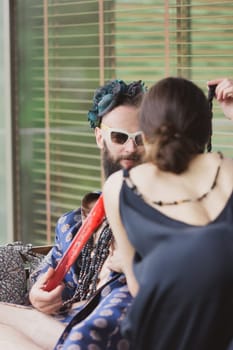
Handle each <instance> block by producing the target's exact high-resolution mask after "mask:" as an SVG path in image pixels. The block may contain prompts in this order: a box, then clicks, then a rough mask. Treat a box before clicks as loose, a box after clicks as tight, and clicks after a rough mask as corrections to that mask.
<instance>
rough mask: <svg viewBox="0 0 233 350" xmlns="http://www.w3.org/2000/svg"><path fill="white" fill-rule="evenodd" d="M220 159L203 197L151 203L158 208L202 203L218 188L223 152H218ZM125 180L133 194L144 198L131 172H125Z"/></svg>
mask: <svg viewBox="0 0 233 350" xmlns="http://www.w3.org/2000/svg"><path fill="white" fill-rule="evenodd" d="M218 154H219V157H220V160H221V161H220V164H219V165H218V167H217V170H216V174H215V177H214V180H213V182H212V184H211V186H210V189H209V190H208V191H206V192H205V193H203V194H202V195H201V196H198V197H196V198H185V199H180V200H175V201H172V202H163V201H151V202H152V203H153V204H155V205H158V206H160V207H161V206H164V205H178V204H182V203H190V202H200V201H201V200H202V199H204V198H206V197H207V196H208V194H209V193H210V192H211V191H212V190H213V189H214V188H215V187H216V184H217V180H218V176H219V172H220V168H221V163H222V160H223V154H222V153H221V152H218ZM123 176H124V179H126V178H127V179H128V181H129V182H130V184H131V187H130V188H131V189H132V191H133V192H135V193H136V194H137V195H138V196H139V197H141V198H143V195H142V194H141V193H140V192H139V191H138V189H137V186H136V185H135V184H134V183H133V182H132V180H131V178H130V177H129V172H128V171H127V170H124V175H123Z"/></svg>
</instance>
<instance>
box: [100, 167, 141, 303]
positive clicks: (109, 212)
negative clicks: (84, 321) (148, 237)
mask: <svg viewBox="0 0 233 350" xmlns="http://www.w3.org/2000/svg"><path fill="white" fill-rule="evenodd" d="M121 183H122V171H119V172H117V173H114V174H113V175H111V176H110V177H109V178H108V180H107V181H106V183H105V185H104V188H103V195H104V206H105V211H106V216H107V219H108V221H109V224H110V226H111V229H112V232H113V236H114V238H115V241H116V245H117V249H118V253H119V256H120V258H121V260H122V264H121V266H122V270H123V272H124V274H125V276H126V280H127V284H128V288H129V291H130V293H131V294H132V296H135V295H136V294H137V291H138V283H137V281H136V278H135V276H134V273H133V257H134V248H133V246H132V245H131V243H130V242H129V240H128V237H127V233H126V231H125V228H124V226H123V224H122V221H121V218H120V212H119V194H120V188H121Z"/></svg>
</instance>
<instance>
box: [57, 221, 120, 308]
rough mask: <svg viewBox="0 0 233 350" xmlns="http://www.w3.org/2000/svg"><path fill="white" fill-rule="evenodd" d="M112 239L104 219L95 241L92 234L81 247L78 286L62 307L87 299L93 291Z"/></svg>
mask: <svg viewBox="0 0 233 350" xmlns="http://www.w3.org/2000/svg"><path fill="white" fill-rule="evenodd" d="M112 239H113V238H112V231H111V229H110V227H109V224H108V223H107V221H105V222H104V227H103V228H102V230H101V233H100V236H99V238H98V240H97V242H95V240H94V236H93V235H92V236H91V238H90V239H89V240H88V242H87V243H86V245H85V246H84V248H83V249H82V252H81V254H82V260H81V268H80V273H79V277H78V286H77V288H76V290H75V292H74V295H73V296H72V298H71V299H69V300H66V301H65V302H64V303H63V307H65V308H67V307H70V306H71V305H72V304H73V303H75V302H76V301H82V300H88V299H90V298H91V297H92V295H93V294H94V293H95V291H96V288H97V283H98V282H99V278H98V277H99V272H100V270H101V268H102V266H103V264H104V262H105V260H106V259H107V257H108V255H109V248H110V245H111V242H112ZM62 309H63V308H62Z"/></svg>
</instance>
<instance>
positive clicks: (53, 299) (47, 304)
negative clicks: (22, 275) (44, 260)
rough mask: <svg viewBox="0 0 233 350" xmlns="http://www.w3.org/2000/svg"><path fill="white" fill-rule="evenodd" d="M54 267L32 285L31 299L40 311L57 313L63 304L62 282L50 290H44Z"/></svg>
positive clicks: (49, 313)
mask: <svg viewBox="0 0 233 350" xmlns="http://www.w3.org/2000/svg"><path fill="white" fill-rule="evenodd" d="M53 273H54V269H52V268H49V270H48V271H47V272H46V273H45V274H44V275H42V276H41V277H40V278H39V279H38V280H37V281H36V283H35V284H34V285H33V286H32V288H31V290H30V293H29V299H30V302H31V304H32V305H33V306H34V307H35V308H36V309H37V310H39V311H41V312H43V313H45V314H48V315H51V314H54V313H56V312H57V311H58V310H59V309H60V308H61V306H62V296H61V295H62V291H63V289H64V285H63V284H60V285H58V286H57V287H56V288H55V289H53V290H52V291H50V292H46V291H45V290H44V286H45V284H46V283H47V281H48V280H49V279H50V278H51V277H52V275H53Z"/></svg>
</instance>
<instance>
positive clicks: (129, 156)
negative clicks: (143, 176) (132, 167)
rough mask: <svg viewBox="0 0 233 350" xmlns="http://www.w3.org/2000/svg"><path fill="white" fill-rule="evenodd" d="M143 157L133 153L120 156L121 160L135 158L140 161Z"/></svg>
mask: <svg viewBox="0 0 233 350" xmlns="http://www.w3.org/2000/svg"><path fill="white" fill-rule="evenodd" d="M140 159H141V156H140V155H138V154H131V155H127V156H121V157H120V158H119V161H121V160H133V161H138V160H140Z"/></svg>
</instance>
